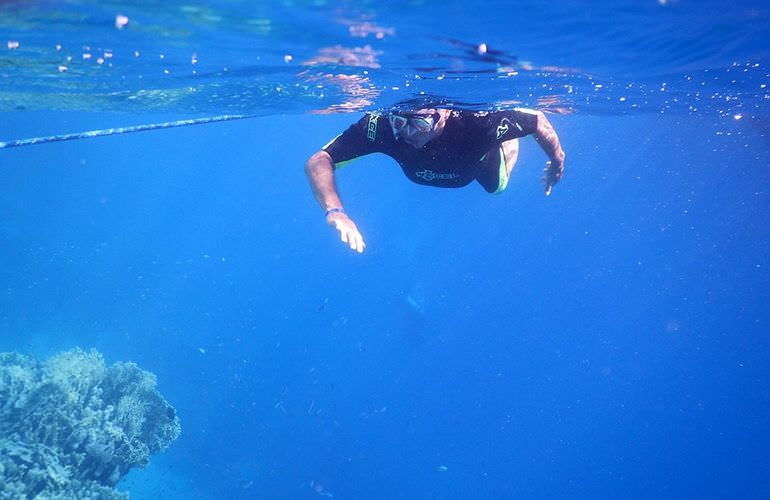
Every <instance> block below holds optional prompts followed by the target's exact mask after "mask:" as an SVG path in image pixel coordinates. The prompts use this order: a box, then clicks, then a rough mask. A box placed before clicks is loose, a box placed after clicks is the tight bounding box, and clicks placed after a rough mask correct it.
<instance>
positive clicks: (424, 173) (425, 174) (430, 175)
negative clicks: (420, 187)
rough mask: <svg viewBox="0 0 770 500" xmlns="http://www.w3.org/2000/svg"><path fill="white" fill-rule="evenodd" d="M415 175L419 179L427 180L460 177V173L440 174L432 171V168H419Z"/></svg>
mask: <svg viewBox="0 0 770 500" xmlns="http://www.w3.org/2000/svg"><path fill="white" fill-rule="evenodd" d="M414 175H415V177H418V178H420V179H423V180H426V181H428V182H430V181H434V180H436V179H448V180H450V181H451V180H454V179H457V178H458V177H460V174H441V173H438V172H434V171H433V170H427V169H426V170H420V171H419V172H415V173H414Z"/></svg>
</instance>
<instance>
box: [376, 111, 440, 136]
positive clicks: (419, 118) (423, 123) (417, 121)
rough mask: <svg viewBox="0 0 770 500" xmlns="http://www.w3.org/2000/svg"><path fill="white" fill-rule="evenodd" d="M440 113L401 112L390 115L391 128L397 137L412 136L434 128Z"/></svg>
mask: <svg viewBox="0 0 770 500" xmlns="http://www.w3.org/2000/svg"><path fill="white" fill-rule="evenodd" d="M438 118H439V115H438V113H399V114H395V113H393V114H391V115H389V116H388V121H389V122H390V128H391V129H392V130H393V136H395V138H396V139H400V138H401V137H404V136H406V137H411V136H412V135H414V134H416V133H420V132H421V133H425V132H430V131H431V130H433V127H434V126H435V125H436V122H437V121H438Z"/></svg>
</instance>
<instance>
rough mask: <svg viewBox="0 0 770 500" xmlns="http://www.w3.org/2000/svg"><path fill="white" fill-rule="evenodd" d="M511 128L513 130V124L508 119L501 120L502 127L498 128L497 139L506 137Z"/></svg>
mask: <svg viewBox="0 0 770 500" xmlns="http://www.w3.org/2000/svg"><path fill="white" fill-rule="evenodd" d="M510 128H511V122H510V121H508V118H503V119H502V120H500V125H498V126H497V138H498V139H499V138H501V137H502V136H504V135H505V134H506V133H507V132H508V129H510Z"/></svg>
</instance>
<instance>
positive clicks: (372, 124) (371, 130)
mask: <svg viewBox="0 0 770 500" xmlns="http://www.w3.org/2000/svg"><path fill="white" fill-rule="evenodd" d="M376 137H377V115H376V114H374V113H372V114H371V115H370V116H369V125H368V126H367V129H366V138H367V139H369V140H370V141H372V142H374V139H375V138H376Z"/></svg>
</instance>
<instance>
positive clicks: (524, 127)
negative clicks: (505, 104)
mask: <svg viewBox="0 0 770 500" xmlns="http://www.w3.org/2000/svg"><path fill="white" fill-rule="evenodd" d="M487 119H488V120H489V122H488V123H487V126H488V127H489V133H491V134H492V136H493V138H494V140H495V141H496V142H498V143H500V142H505V141H508V140H510V139H516V138H519V137H524V136H527V135H530V134H534V133H535V131H537V113H536V112H535V111H532V110H529V109H512V110H510V111H497V112H495V113H490V114H489V115H487Z"/></svg>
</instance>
